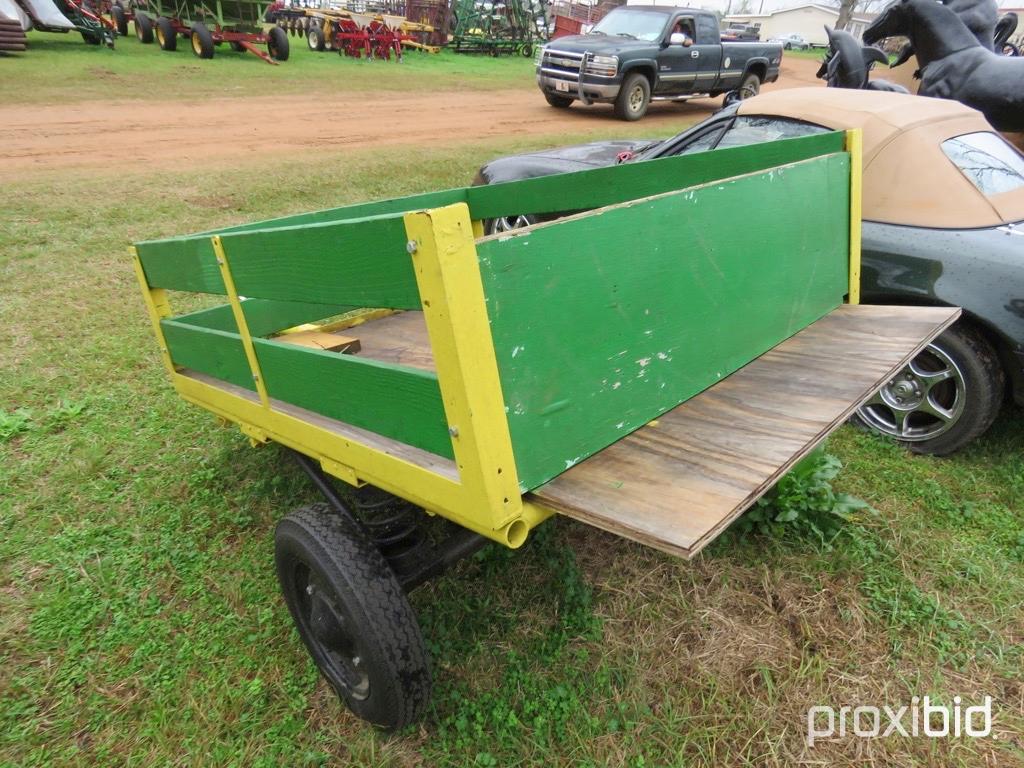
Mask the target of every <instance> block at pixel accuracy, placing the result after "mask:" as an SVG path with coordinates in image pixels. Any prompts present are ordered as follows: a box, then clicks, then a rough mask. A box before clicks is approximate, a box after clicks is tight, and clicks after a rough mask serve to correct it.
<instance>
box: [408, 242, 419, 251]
mask: <svg viewBox="0 0 1024 768" xmlns="http://www.w3.org/2000/svg"><path fill="white" fill-rule="evenodd" d="M419 248H420V244H419V243H417V242H416V241H415V240H410V241H409V242H407V243H406V244H405V250H407V251H408V252H409V253H416V251H418V250H419Z"/></svg>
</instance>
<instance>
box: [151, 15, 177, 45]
mask: <svg viewBox="0 0 1024 768" xmlns="http://www.w3.org/2000/svg"><path fill="white" fill-rule="evenodd" d="M156 42H157V44H158V45H159V46H160V50H162V51H174V50H177V48H178V33H177V32H176V31H175V30H174V24H173V23H171V20H170V19H168V18H167V17H166V16H161V17H160V18H159V19H157V20H156Z"/></svg>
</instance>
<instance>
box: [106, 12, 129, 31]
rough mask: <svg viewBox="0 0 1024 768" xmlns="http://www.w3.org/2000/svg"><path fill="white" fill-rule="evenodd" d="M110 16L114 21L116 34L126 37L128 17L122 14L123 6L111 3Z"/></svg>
mask: <svg viewBox="0 0 1024 768" xmlns="http://www.w3.org/2000/svg"><path fill="white" fill-rule="evenodd" d="M110 18H111V19H113V21H114V27H115V28H116V29H117V34H119V35H120V36H121V37H128V19H127V17H126V16H125V15H124V8H122V7H121V6H120V5H113V6H111V8H110Z"/></svg>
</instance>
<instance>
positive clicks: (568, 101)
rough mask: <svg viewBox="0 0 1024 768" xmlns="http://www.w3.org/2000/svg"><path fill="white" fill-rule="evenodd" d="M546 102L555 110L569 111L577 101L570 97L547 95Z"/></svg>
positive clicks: (545, 95) (545, 96)
mask: <svg viewBox="0 0 1024 768" xmlns="http://www.w3.org/2000/svg"><path fill="white" fill-rule="evenodd" d="M544 100H545V101H547V103H548V104H550V105H551V106H552V107H554V108H555V109H568V108H569V107H571V106H572V103H573V101H575V99H573V98H571V97H569V96H558V95H556V94H554V93H545V94H544Z"/></svg>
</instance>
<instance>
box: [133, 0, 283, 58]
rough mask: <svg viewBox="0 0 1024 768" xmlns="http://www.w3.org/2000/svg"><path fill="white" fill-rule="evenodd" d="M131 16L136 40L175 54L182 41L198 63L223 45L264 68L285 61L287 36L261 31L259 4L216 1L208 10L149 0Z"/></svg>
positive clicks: (263, 11) (185, 0)
mask: <svg viewBox="0 0 1024 768" xmlns="http://www.w3.org/2000/svg"><path fill="white" fill-rule="evenodd" d="M150 14H153V15H152V16H151V15H150ZM133 15H134V19H135V32H136V34H137V35H138V37H139V40H140V41H142V42H143V43H151V42H153V41H154V40H156V42H157V44H158V45H159V46H160V49H161V50H164V51H174V50H177V47H178V39H179V38H182V39H186V40H188V41H189V45H190V47H191V48H192V53H194V54H195V55H196V56H198V57H199V58H200V59H212V58H213V54H214V51H215V50H216V48H217V47H219V46H220V45H222V44H223V43H227V44H228V45H229V46H230V47H231V49H232V50H233V51H237V52H245V51H248V52H249V53H252V54H255V55H256V56H259V57H260V58H261V59H263V60H264V61H265V62H267V63H268V64H277V63H278V62H281V61H287V60H288V53H289V45H288V34H287V33H286V32H285V31H284V30H283V29H281V28H280V27H276V26H275V27H271V28H270V29H269V30H266V29H265V28H264V22H265V21H266V17H267V16H268V15H269V8H268V4H267V3H264V2H260V1H259V0H218V2H217V3H216V4H215V5H214V6H213V8H212V9H211V8H210V7H209V6H207V5H206V4H205V3H202V2H201V1H200V0H152V2H151V3H150V5H149V6H148V7H147V9H146V10H145V11H144V10H141V9H136V10H135V12H134V14H133ZM153 16H155V18H154V17H153ZM258 46H266V50H263V48H261V47H258Z"/></svg>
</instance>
